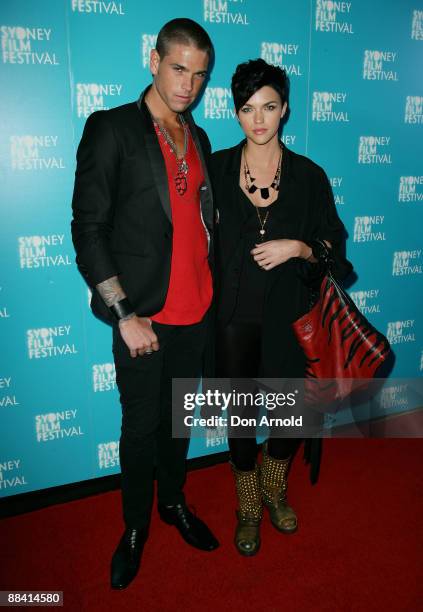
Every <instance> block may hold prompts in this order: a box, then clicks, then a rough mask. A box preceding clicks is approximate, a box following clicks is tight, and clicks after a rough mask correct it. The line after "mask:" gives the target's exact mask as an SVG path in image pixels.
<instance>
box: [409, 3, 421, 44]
mask: <svg viewBox="0 0 423 612" xmlns="http://www.w3.org/2000/svg"><path fill="white" fill-rule="evenodd" d="M411 38H412V39H413V40H423V11H422V10H415V11H413V18H412V22H411Z"/></svg>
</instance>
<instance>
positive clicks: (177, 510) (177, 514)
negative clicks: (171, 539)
mask: <svg viewBox="0 0 423 612" xmlns="http://www.w3.org/2000/svg"><path fill="white" fill-rule="evenodd" d="M159 514H160V518H161V519H162V521H164V522H165V523H167V524H168V525H174V526H175V527H176V529H177V530H178V531H179V533H180V534H181V536H182V537H183V539H184V540H185V542H187V544H190V546H193V547H194V548H199V549H200V550H206V551H212V550H214V549H215V548H217V547H218V546H219V542H218V541H217V540H216V538H215V537H214V535H213V534H212V532H211V531H210V529H209V528H208V527H207V525H206V524H205V523H203V521H202V520H201V519H199V518H198V516H195V514H193V513H192V512H191V511H190V510H188V508H187V507H186V506H185V504H176V505H174V506H164V505H161V504H159Z"/></svg>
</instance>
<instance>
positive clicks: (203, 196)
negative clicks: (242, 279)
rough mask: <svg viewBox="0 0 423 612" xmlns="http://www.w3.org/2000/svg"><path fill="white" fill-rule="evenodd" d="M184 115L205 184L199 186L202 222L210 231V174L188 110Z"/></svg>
mask: <svg viewBox="0 0 423 612" xmlns="http://www.w3.org/2000/svg"><path fill="white" fill-rule="evenodd" d="M184 117H185V120H186V121H187V123H188V126H189V129H190V132H191V136H192V139H193V141H194V143H195V146H196V149H197V152H198V155H199V157H200V161H201V165H202V167H203V174H204V183H205V185H203V186H202V187H200V190H201V191H200V203H201V213H202V215H203V219H204V223H205V224H206V226H207V229H208V230H209V231H210V232H211V231H212V229H213V194H212V189H211V182H210V176H209V173H208V169H207V164H206V160H205V158H204V152H203V149H202V146H201V142H200V138H199V136H198V132H197V127H196V125H195V123H194V120H193V118H192V115H191V113H190V112H185V113H184Z"/></svg>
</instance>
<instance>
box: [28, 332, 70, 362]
mask: <svg viewBox="0 0 423 612" xmlns="http://www.w3.org/2000/svg"><path fill="white" fill-rule="evenodd" d="M71 331H72V328H71V326H70V325H58V326H55V327H40V328H37V329H28V330H27V332H26V342H27V349H28V357H29V359H48V358H51V357H64V356H65V355H76V354H77V353H78V351H77V350H76V347H75V344H74V343H72V342H71V341H70V336H71Z"/></svg>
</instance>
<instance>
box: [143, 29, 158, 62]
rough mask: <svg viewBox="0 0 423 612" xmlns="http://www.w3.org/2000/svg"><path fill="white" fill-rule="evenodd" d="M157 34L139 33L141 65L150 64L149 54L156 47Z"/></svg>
mask: <svg viewBox="0 0 423 612" xmlns="http://www.w3.org/2000/svg"><path fill="white" fill-rule="evenodd" d="M156 42H157V34H142V35H141V61H142V67H143V68H148V67H149V66H150V54H151V51H152V50H153V49H155V48H156Z"/></svg>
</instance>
